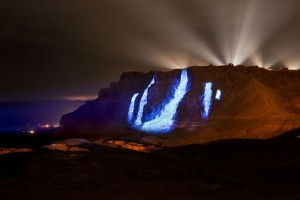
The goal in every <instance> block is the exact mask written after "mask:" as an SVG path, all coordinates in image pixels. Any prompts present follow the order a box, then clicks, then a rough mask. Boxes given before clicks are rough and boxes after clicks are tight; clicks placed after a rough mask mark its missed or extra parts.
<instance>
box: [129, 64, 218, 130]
mask: <svg viewBox="0 0 300 200" xmlns="http://www.w3.org/2000/svg"><path fill="white" fill-rule="evenodd" d="M155 78H156V77H155V75H154V76H153V78H152V80H151V82H150V83H149V85H148V86H147V88H146V89H145V90H144V91H143V94H142V97H141V99H140V101H139V103H138V102H137V99H138V98H137V97H138V96H139V93H136V94H134V95H133V96H132V98H131V101H130V105H129V109H128V116H127V120H128V124H129V125H130V126H131V127H132V128H134V129H136V130H139V131H143V132H146V133H169V132H171V131H173V130H174V129H175V125H176V114H177V110H178V107H179V103H180V102H181V101H182V99H183V98H184V97H185V95H186V93H187V92H188V90H189V77H188V73H187V70H186V69H184V70H182V71H181V75H180V79H179V80H177V81H174V84H173V85H172V89H171V91H170V92H169V93H168V95H167V96H166V98H165V99H164V100H163V101H162V103H161V104H160V105H159V106H157V107H156V108H155V109H154V110H155V111H153V110H152V111H151V112H148V113H144V108H145V107H146V106H147V104H148V102H147V101H148V90H149V88H150V87H151V86H152V85H153V84H155ZM203 87H204V92H203V94H202V95H201V97H200V105H201V116H202V120H206V119H207V118H208V116H209V114H210V111H211V107H212V104H213V100H221V96H222V92H221V90H219V89H218V90H217V91H216V92H214V91H213V83H212V82H205V83H204V84H203ZM213 94H215V96H214V99H213ZM136 103H138V106H136ZM135 109H137V111H135Z"/></svg>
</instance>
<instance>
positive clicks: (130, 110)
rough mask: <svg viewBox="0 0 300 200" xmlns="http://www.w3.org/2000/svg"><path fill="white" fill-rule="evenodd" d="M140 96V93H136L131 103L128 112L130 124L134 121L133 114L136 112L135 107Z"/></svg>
mask: <svg viewBox="0 0 300 200" xmlns="http://www.w3.org/2000/svg"><path fill="white" fill-rule="evenodd" d="M138 95H139V93H136V94H134V95H133V96H132V98H131V101H130V106H129V110H128V116H127V119H128V123H129V124H131V122H132V120H133V112H134V107H135V100H136V98H137V96H138Z"/></svg>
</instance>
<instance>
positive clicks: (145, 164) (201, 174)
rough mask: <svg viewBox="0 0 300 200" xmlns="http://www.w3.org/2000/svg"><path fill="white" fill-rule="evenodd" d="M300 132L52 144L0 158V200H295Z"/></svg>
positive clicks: (299, 178)
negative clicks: (164, 143) (198, 140)
mask: <svg viewBox="0 0 300 200" xmlns="http://www.w3.org/2000/svg"><path fill="white" fill-rule="evenodd" d="M299 135H300V132H299V130H295V131H293V132H289V133H286V134H284V135H282V136H279V137H275V138H272V139H268V140H232V141H223V142H214V143H210V144H202V145H190V146H182V147H173V148H152V149H151V148H150V147H151V146H147V145H144V144H138V143H132V142H122V141H110V142H109V141H107V142H105V141H97V142H91V141H87V140H83V139H69V140H63V141H56V142H52V143H50V144H47V145H44V146H42V148H36V147H35V148H33V149H32V151H25V152H23V153H21V152H11V153H7V154H3V155H0V163H1V165H0V199H5V200H17V199H18V200H19V199H23V200H27V199H28V200H40V199H48V200H52V199H53V200H54V199H55V200H56V199H64V200H69V199H70V200H75V199H76V200H80V199H82V200H83V199H89V200H99V199H105V200H113V199H123V200H125V199H130V200H131V199H141V200H144V199H149V200H152V199H157V200H160V199H162V200H163V199H174V200H177V199H178V200H182V199H195V200H196V199H197V200H198V199H203V200H221V199H222V200H240V199H245V200H247V199H249V200H253V199H256V200H260V199H264V200H265V199H268V200H286V199H300V191H299V187H300V157H299V153H300V139H299ZM143 148H144V149H143ZM147 148H148V149H147ZM145 149H146V150H147V151H144V150H145Z"/></svg>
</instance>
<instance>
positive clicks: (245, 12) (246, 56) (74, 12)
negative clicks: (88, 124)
mask: <svg viewBox="0 0 300 200" xmlns="http://www.w3.org/2000/svg"><path fill="white" fill-rule="evenodd" d="M299 8H300V1H299V0H187V1H183V0H126V1H122V0H84V1H83V0H80V1H79V0H51V1H46V0H40V1H36V0H26V1H24V0H1V1H0V26H1V31H0V70H1V73H0V100H5V99H10V100H18V99H56V98H71V97H72V98H77V97H78V98H80V97H82V96H83V97H85V96H96V95H97V93H98V91H99V89H100V88H101V87H103V86H105V85H107V84H108V83H109V82H111V81H116V80H117V79H118V78H119V76H120V74H121V73H122V72H123V71H126V70H127V71H128V70H138V71H147V70H152V69H172V68H178V67H184V66H189V65H206V64H210V63H212V64H226V63H229V62H232V63H234V64H240V63H245V64H248V65H251V64H256V65H260V66H264V67H272V66H273V67H274V66H281V65H285V66H288V67H290V68H294V69H296V68H299V67H298V66H300V59H298V58H299V55H300V12H298V10H299Z"/></svg>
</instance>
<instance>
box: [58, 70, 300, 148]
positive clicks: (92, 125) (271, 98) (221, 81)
mask: <svg viewBox="0 0 300 200" xmlns="http://www.w3.org/2000/svg"><path fill="white" fill-rule="evenodd" d="M299 100H300V71H288V70H285V71H282V70H281V71H270V70H266V69H264V68H258V67H244V66H232V65H228V66H206V67H189V68H187V69H184V70H180V69H176V70H172V71H158V72H154V71H153V72H148V73H138V72H125V73H123V74H122V75H121V79H120V81H119V82H117V83H112V84H111V85H110V87H109V88H105V89H101V91H100V93H99V97H98V98H97V99H96V100H94V101H89V102H87V103H86V104H85V105H83V106H81V107H80V108H78V109H77V110H76V111H75V112H73V113H69V114H66V115H64V116H63V117H62V119H61V122H60V129H59V131H58V135H61V136H66V137H67V136H71V137H74V136H80V137H90V136H92V135H102V136H104V135H105V136H107V135H109V134H112V133H125V132H126V133H127V132H129V133H130V132H138V133H143V134H142V136H144V133H146V134H150V135H151V134H155V135H156V136H157V135H158V136H160V137H164V139H166V140H164V141H166V142H165V143H167V144H168V145H179V144H181V143H183V144H192V143H203V142H209V141H213V140H219V139H229V138H260V139H265V138H270V137H274V136H277V135H279V134H281V133H284V132H286V131H289V130H292V129H295V128H299V127H300V106H299V102H300V101H299Z"/></svg>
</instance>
